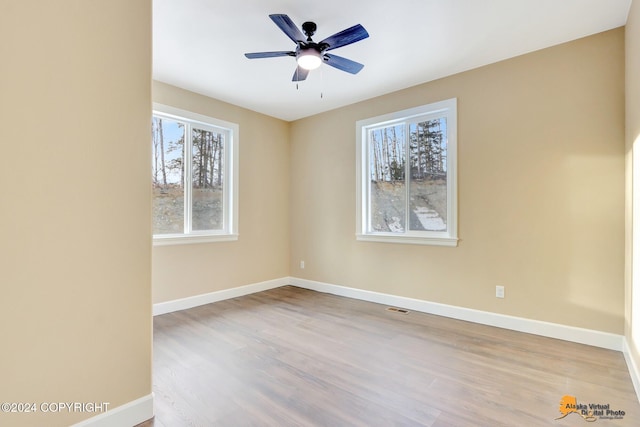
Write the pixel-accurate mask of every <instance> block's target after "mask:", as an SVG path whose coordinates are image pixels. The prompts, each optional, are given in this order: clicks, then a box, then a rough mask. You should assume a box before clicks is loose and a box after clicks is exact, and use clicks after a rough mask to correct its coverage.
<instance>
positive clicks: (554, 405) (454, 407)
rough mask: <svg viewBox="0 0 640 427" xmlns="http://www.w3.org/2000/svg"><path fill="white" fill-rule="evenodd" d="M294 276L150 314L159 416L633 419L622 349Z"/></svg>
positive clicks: (302, 421) (440, 425)
mask: <svg viewBox="0 0 640 427" xmlns="http://www.w3.org/2000/svg"><path fill="white" fill-rule="evenodd" d="M385 308H386V307H384V306H381V305H378V304H373V303H369V302H364V301H358V300H353V299H348V298H343V297H338V296H334V295H329V294H322V293H318V292H313V291H309V290H304V289H300V288H295V287H291V286H287V287H282V288H277V289H272V290H269V291H265V292H261V293H258V294H253V295H248V296H244V297H240V298H235V299H232V300H227V301H221V302H217V303H215V304H209V305H205V306H201V307H195V308H192V309H189V310H184V311H181V312H176V313H169V314H165V315H161V316H156V317H155V318H154V373H153V378H154V394H155V398H154V402H155V414H156V416H155V419H154V420H153V421H152V422H153V424H152V425H154V426H155V427H164V426H172V427H181V426H233V427H236V426H279V427H282V426H368V427H371V426H395V425H397V426H434V427H436V426H437V427H444V426H456V427H460V426H538V425H540V426H548V425H557V426H573V425H581V423H584V422H586V421H584V420H583V419H582V418H581V417H580V416H579V415H578V414H569V415H568V416H567V417H566V418H563V419H560V420H556V418H557V417H558V416H560V412H559V404H560V399H561V398H562V396H564V395H570V396H575V397H576V398H577V400H578V402H580V403H584V404H588V403H601V404H610V407H611V409H620V410H624V411H625V415H624V418H623V419H617V420H608V419H598V420H597V425H598V426H604V425H612V426H636V425H640V405H639V404H638V400H637V398H636V396H635V393H634V390H633V386H632V384H631V380H630V378H629V374H628V370H627V367H626V363H625V361H624V357H623V356H622V354H621V353H619V352H615V351H611V350H605V349H601V348H595V347H591V346H586V345H582V344H576V343H570V342H566V341H561V340H555V339H551V338H545V337H539V336H535V335H530V334H524V333H519V332H515V331H509V330H504V329H499V328H493V327H489V326H485V325H478V324H473V323H470V322H464V321H459V320H454V319H448V318H444V317H439V316H434V315H427V314H424V313H416V312H412V313H409V314H407V315H403V314H399V313H394V312H390V311H387V310H385Z"/></svg>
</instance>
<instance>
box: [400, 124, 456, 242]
mask: <svg viewBox="0 0 640 427" xmlns="http://www.w3.org/2000/svg"><path fill="white" fill-rule="evenodd" d="M446 134H447V124H446V119H445V118H439V119H435V120H427V121H424V122H420V123H412V124H410V125H409V151H410V152H409V156H410V159H411V160H410V161H411V167H410V175H411V176H410V179H409V211H410V212H409V228H410V229H411V230H421V231H446V230H447V138H446Z"/></svg>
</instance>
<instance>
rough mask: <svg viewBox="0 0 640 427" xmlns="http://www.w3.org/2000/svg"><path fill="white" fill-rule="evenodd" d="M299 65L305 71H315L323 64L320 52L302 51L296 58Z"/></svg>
mask: <svg viewBox="0 0 640 427" xmlns="http://www.w3.org/2000/svg"><path fill="white" fill-rule="evenodd" d="M296 61H297V62H298V65H299V66H300V67H301V68H304V69H305V70H315V69H316V68H318V67H319V66H320V64H322V58H321V57H320V52H318V51H317V50H315V49H305V50H301V51H300V53H299V54H298V57H297V58H296Z"/></svg>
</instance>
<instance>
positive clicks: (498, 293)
mask: <svg viewBox="0 0 640 427" xmlns="http://www.w3.org/2000/svg"><path fill="white" fill-rule="evenodd" d="M496 298H504V286H496Z"/></svg>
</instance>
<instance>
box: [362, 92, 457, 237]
mask: <svg viewBox="0 0 640 427" xmlns="http://www.w3.org/2000/svg"><path fill="white" fill-rule="evenodd" d="M456 116H457V113H456V99H455V98H454V99H449V100H446V101H442V102H437V103H434V104H429V105H424V106H421V107H417V108H412V109H409V110H405V111H399V112H397V113H392V114H387V115H384V116H380V117H374V118H371V119H366V120H361V121H358V122H357V124H356V132H357V162H358V164H357V171H358V172H357V174H358V177H357V185H358V191H357V198H358V201H357V229H356V230H357V231H356V237H357V239H358V240H370V241H378V242H395V243H414V244H426V245H443V246H456V245H457V242H458V238H457V224H456V219H457V218H456V217H457V207H456V200H457V199H456V197H457V196H456Z"/></svg>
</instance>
